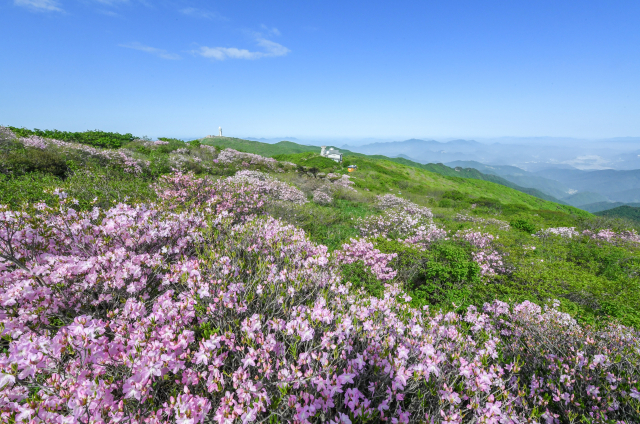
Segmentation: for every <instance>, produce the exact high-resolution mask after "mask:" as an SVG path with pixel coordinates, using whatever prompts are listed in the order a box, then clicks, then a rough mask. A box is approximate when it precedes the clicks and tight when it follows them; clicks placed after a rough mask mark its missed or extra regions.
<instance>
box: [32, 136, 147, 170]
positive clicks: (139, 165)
mask: <svg viewBox="0 0 640 424" xmlns="http://www.w3.org/2000/svg"><path fill="white" fill-rule="evenodd" d="M19 141H20V142H21V143H22V144H24V145H25V146H27V147H34V148H37V149H43V150H44V149H48V148H58V149H71V150H75V151H77V152H80V153H82V154H85V155H88V156H90V157H94V158H97V159H100V160H103V161H105V162H106V163H108V164H117V165H118V166H120V167H121V168H122V169H123V170H124V171H126V172H129V173H132V174H138V175H139V174H142V171H143V169H144V168H145V167H148V166H149V163H148V162H147V161H141V160H138V159H135V158H133V157H131V156H129V155H128V154H127V153H125V151H124V150H113V149H99V148H97V147H91V146H87V145H85V144H79V143H70V142H67V141H60V140H53V139H49V138H43V137H39V136H36V135H32V136H30V137H21V138H19Z"/></svg>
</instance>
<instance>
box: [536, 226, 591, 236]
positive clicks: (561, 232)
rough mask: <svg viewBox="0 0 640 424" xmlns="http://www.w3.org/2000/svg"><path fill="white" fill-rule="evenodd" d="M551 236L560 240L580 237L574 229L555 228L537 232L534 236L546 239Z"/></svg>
mask: <svg viewBox="0 0 640 424" xmlns="http://www.w3.org/2000/svg"><path fill="white" fill-rule="evenodd" d="M551 235H554V236H559V237H562V238H573V237H577V236H579V235H580V233H578V232H577V231H576V229H575V227H555V228H546V229H543V230H540V231H538V232H537V233H536V234H535V236H536V237H540V238H546V237H549V236H551Z"/></svg>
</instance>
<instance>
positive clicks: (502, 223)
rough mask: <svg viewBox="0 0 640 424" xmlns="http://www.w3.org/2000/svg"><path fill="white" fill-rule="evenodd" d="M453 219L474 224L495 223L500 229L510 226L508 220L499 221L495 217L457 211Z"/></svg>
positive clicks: (507, 228) (506, 228)
mask: <svg viewBox="0 0 640 424" xmlns="http://www.w3.org/2000/svg"><path fill="white" fill-rule="evenodd" d="M471 206H473V205H471ZM454 219H455V220H456V221H460V222H473V223H474V224H483V225H495V226H496V227H498V228H499V229H500V230H502V231H507V230H509V229H510V228H511V226H510V225H509V223H508V222H505V221H501V220H499V219H495V218H481V217H479V216H470V215H464V214H461V213H458V214H456V216H455V217H454Z"/></svg>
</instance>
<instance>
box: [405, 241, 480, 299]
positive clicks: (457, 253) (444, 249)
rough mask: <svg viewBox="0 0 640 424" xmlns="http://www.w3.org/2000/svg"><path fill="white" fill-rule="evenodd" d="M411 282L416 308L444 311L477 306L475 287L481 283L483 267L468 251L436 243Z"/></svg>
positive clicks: (452, 244) (410, 292) (451, 244)
mask: <svg viewBox="0 0 640 424" xmlns="http://www.w3.org/2000/svg"><path fill="white" fill-rule="evenodd" d="M416 271H417V272H416V273H415V276H414V277H413V278H412V280H411V281H409V282H408V289H409V294H410V295H411V297H412V298H413V300H412V303H413V305H414V306H422V305H425V304H430V305H438V306H442V307H445V308H448V307H450V306H451V304H452V303H454V304H456V306H468V305H470V304H472V303H474V300H475V298H476V296H475V295H474V287H475V286H477V285H479V284H480V267H479V266H478V264H477V263H475V262H473V260H471V256H470V254H469V252H468V251H467V250H466V249H465V248H463V247H461V246H458V245H456V244H454V243H452V242H440V243H435V244H434V245H433V246H432V247H431V249H430V250H429V252H428V256H427V260H426V261H425V262H424V264H423V265H422V266H421V267H420V268H419V269H418V270H416Z"/></svg>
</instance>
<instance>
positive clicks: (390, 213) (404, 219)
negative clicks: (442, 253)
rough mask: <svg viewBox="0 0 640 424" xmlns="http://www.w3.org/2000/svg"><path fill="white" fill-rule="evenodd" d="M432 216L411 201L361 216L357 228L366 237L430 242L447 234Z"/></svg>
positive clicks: (428, 211) (425, 209)
mask: <svg viewBox="0 0 640 424" xmlns="http://www.w3.org/2000/svg"><path fill="white" fill-rule="evenodd" d="M388 196H392V197H395V196H393V195H388ZM402 200H403V199H402ZM408 203H410V202H408ZM431 216H432V215H431V211H430V210H429V209H427V208H422V207H419V206H417V205H414V204H412V203H411V204H409V205H404V206H401V207H394V208H391V209H386V210H385V211H384V212H382V214H381V215H371V216H367V217H364V218H359V219H358V220H357V221H356V228H357V229H358V230H359V231H360V234H361V235H363V236H365V237H379V236H383V237H398V238H407V241H408V242H410V243H414V244H416V243H430V242H431V241H433V240H436V239H439V238H443V237H444V236H445V235H446V233H445V231H444V230H442V229H439V228H437V227H436V226H435V225H433V223H432V221H431Z"/></svg>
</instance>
